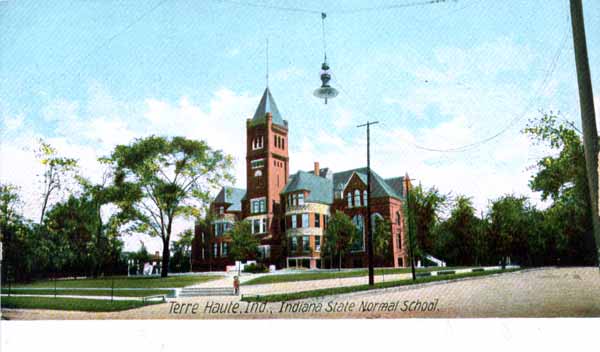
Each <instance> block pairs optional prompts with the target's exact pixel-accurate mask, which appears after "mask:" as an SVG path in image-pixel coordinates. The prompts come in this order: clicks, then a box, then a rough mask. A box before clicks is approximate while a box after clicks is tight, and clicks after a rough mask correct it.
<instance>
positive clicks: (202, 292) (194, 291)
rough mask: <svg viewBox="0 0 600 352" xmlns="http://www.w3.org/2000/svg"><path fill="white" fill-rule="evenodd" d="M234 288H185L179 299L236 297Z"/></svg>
mask: <svg viewBox="0 0 600 352" xmlns="http://www.w3.org/2000/svg"><path fill="white" fill-rule="evenodd" d="M234 295H235V293H234V292H233V287H185V288H183V289H182V290H181V291H180V292H179V295H178V296H179V297H202V296H234Z"/></svg>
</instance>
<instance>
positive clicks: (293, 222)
mask: <svg viewBox="0 0 600 352" xmlns="http://www.w3.org/2000/svg"><path fill="white" fill-rule="evenodd" d="M291 218H292V228H293V229H295V228H296V227H298V224H297V223H296V220H297V217H296V214H294V215H292V216H291Z"/></svg>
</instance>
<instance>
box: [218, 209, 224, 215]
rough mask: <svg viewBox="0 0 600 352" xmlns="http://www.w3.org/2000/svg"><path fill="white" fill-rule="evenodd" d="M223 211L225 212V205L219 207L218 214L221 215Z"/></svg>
mask: <svg viewBox="0 0 600 352" xmlns="http://www.w3.org/2000/svg"><path fill="white" fill-rule="evenodd" d="M224 212H225V207H219V214H220V215H223V213H224Z"/></svg>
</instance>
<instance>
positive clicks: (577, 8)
mask: <svg viewBox="0 0 600 352" xmlns="http://www.w3.org/2000/svg"><path fill="white" fill-rule="evenodd" d="M571 25H572V28H573V47H574V49H575V66H576V68H577V83H578V85H579V106H580V109H581V127H582V129H583V148H584V152H585V165H586V169H587V179H588V187H589V189H590V198H591V199H590V201H591V206H592V225H593V229H594V239H595V242H596V258H597V259H598V265H599V267H600V214H599V213H598V131H597V129H596V116H595V113H594V93H593V91H592V80H591V78H590V64H589V62H588V54H587V44H586V39H585V26H584V22H583V6H582V4H581V0H571Z"/></svg>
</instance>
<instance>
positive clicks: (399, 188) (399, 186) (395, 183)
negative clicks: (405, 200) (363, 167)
mask: <svg viewBox="0 0 600 352" xmlns="http://www.w3.org/2000/svg"><path fill="white" fill-rule="evenodd" d="M385 182H387V184H388V185H390V187H392V188H393V189H394V191H396V193H398V194H399V195H400V196H402V197H404V176H400V177H393V178H387V179H386V180H385Z"/></svg>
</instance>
